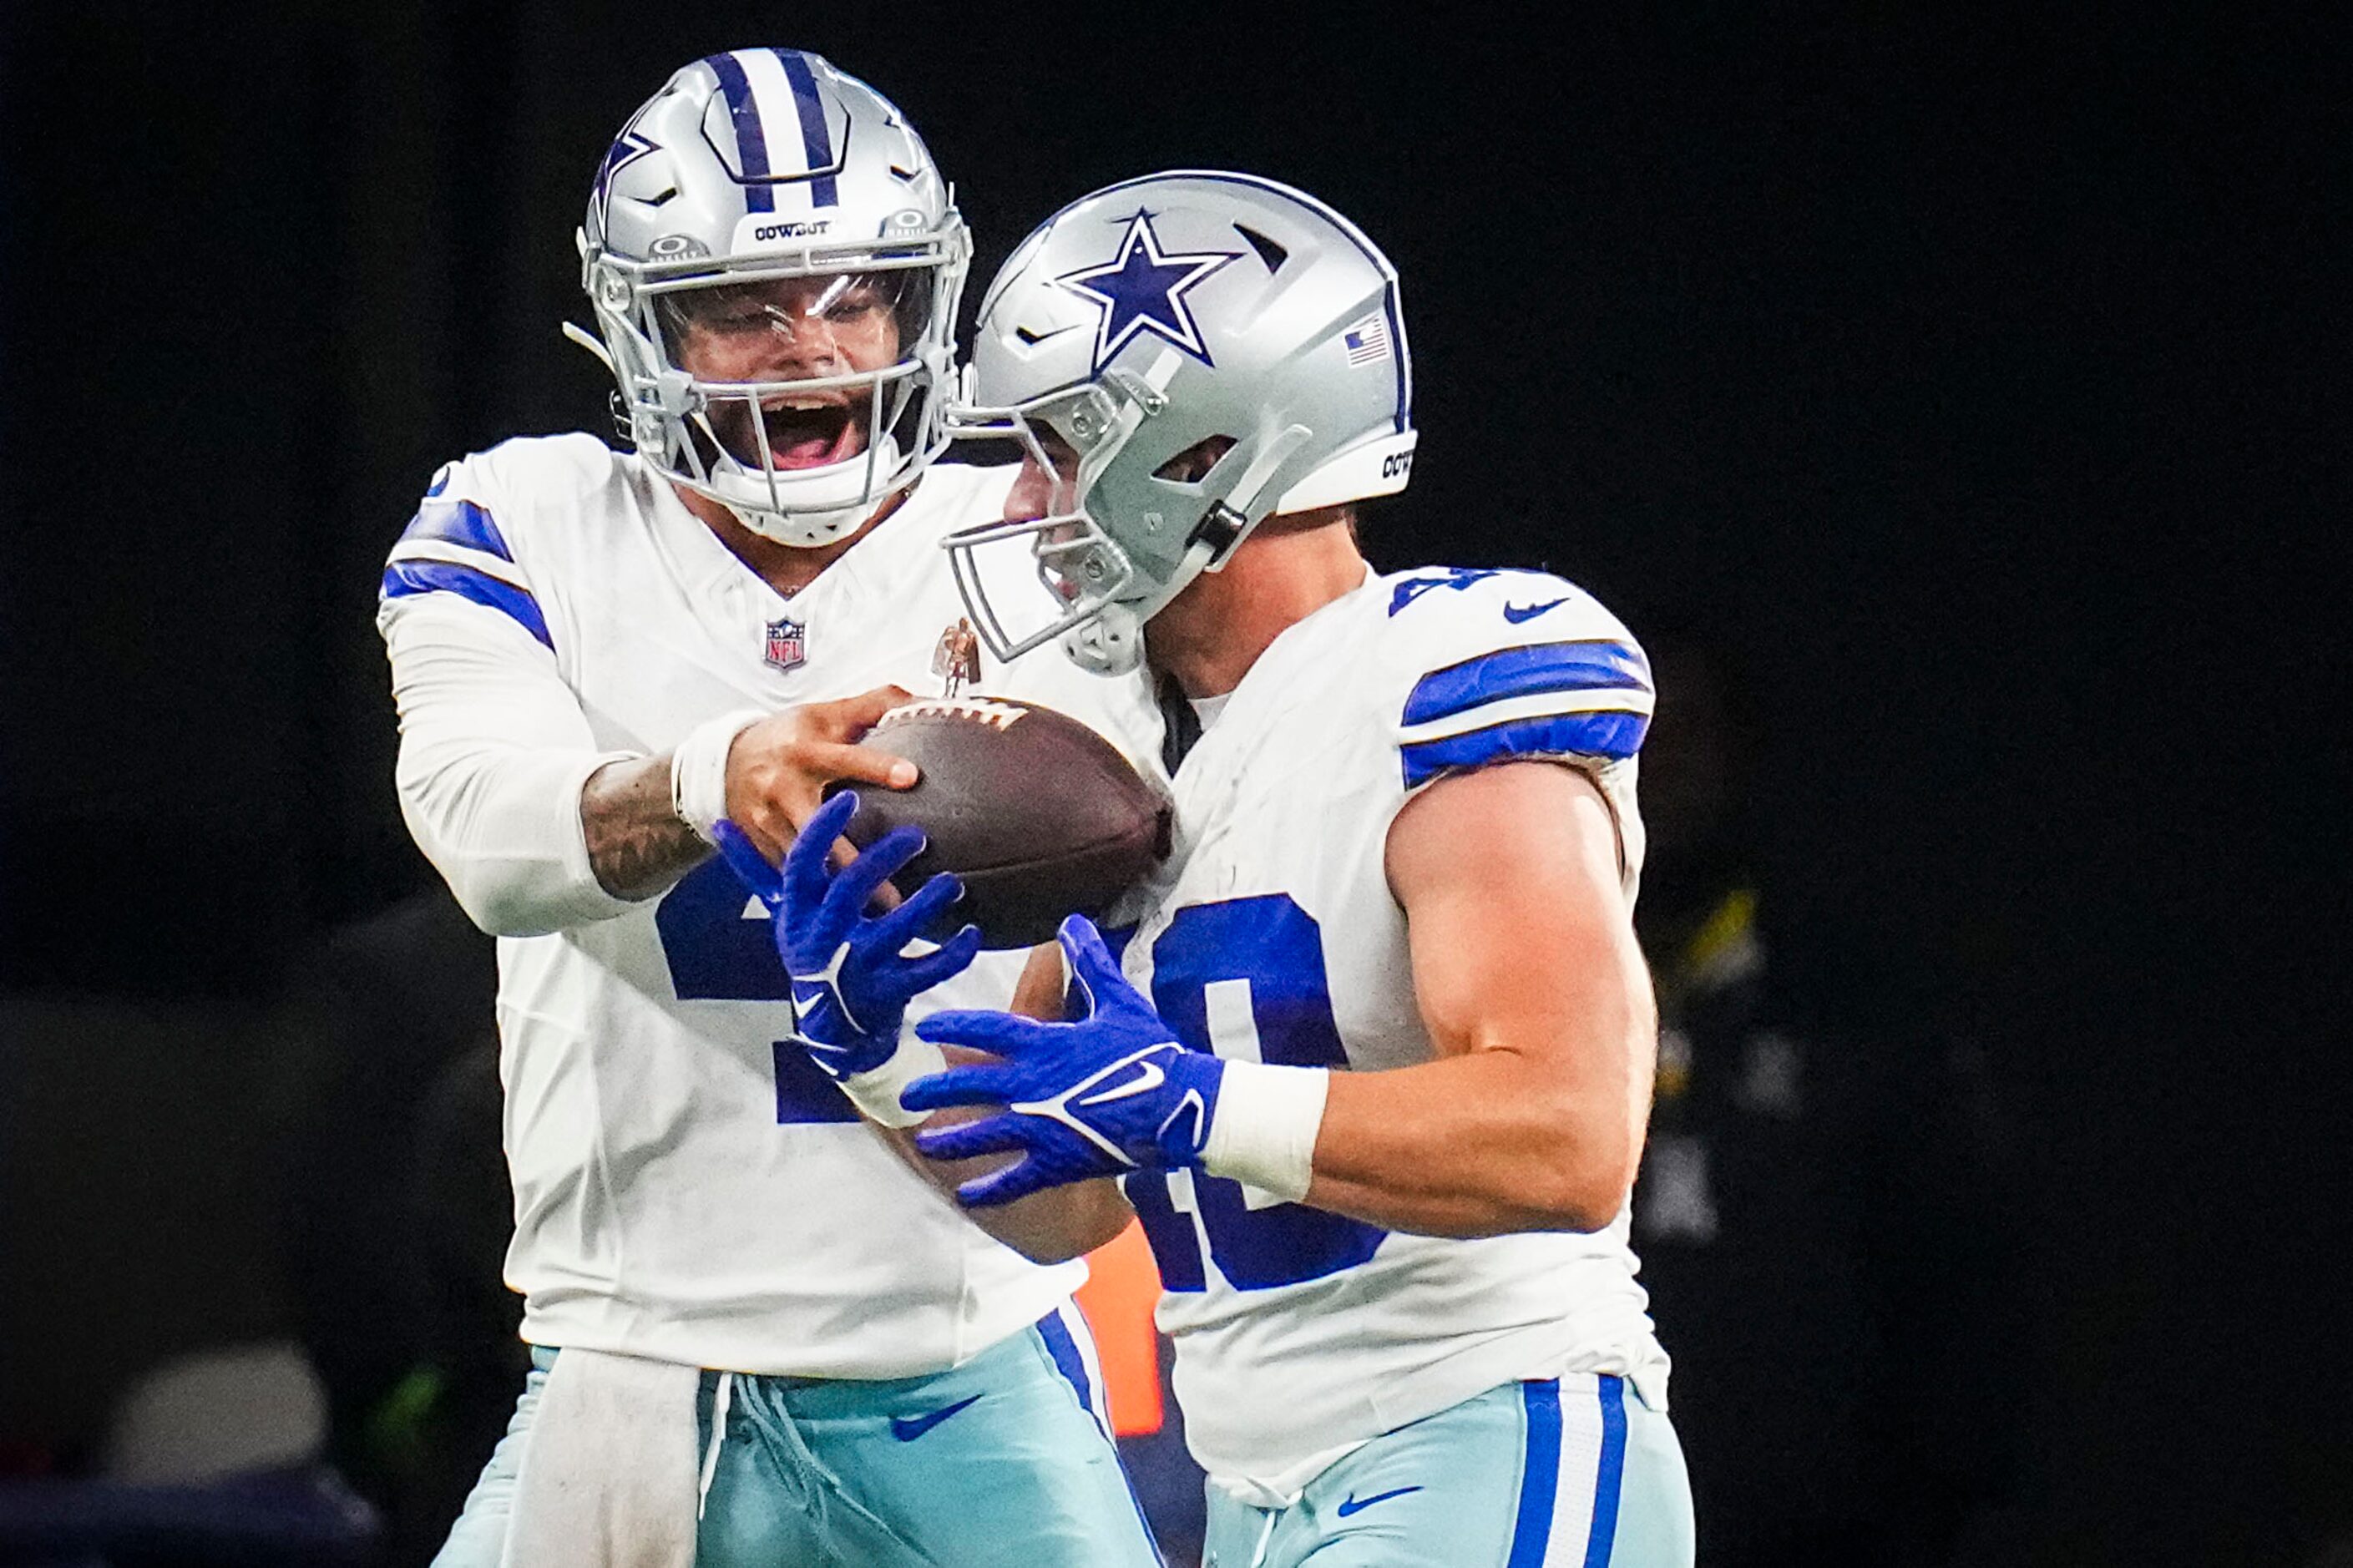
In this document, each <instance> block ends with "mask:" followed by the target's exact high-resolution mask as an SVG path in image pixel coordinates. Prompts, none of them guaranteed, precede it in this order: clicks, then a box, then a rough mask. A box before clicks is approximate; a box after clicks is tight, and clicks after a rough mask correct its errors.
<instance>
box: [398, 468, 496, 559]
mask: <svg viewBox="0 0 2353 1568" xmlns="http://www.w3.org/2000/svg"><path fill="white" fill-rule="evenodd" d="M443 482H444V483H447V481H446V480H445V481H443ZM430 495H431V492H429V491H428V492H427V502H426V504H425V505H423V506H421V507H419V508H417V515H416V516H415V517H414V518H412V519H410V520H409V523H408V526H407V527H406V529H403V530H402V531H401V534H400V537H401V538H402V539H404V540H407V539H438V540H440V541H441V542H443V543H445V544H462V545H464V546H465V547H466V548H467V549H469V550H479V551H480V552H482V553H483V554H485V555H495V556H497V557H498V558H499V559H500V560H501V561H512V560H513V559H514V552H513V551H512V550H510V549H508V548H507V541H506V535H504V534H502V533H501V532H500V531H499V525H498V524H497V523H495V522H493V521H491V514H490V513H489V512H487V511H485V510H482V509H481V508H480V507H479V506H477V505H475V504H474V503H473V502H472V501H470V500H460V501H437V500H431V499H430Z"/></svg>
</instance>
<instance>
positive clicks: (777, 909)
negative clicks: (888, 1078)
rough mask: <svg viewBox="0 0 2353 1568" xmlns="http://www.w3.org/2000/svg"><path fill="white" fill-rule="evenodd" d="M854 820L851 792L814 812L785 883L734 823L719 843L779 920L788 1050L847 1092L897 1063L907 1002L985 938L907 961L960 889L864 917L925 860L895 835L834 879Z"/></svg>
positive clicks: (942, 885) (918, 895)
mask: <svg viewBox="0 0 2353 1568" xmlns="http://www.w3.org/2000/svg"><path fill="white" fill-rule="evenodd" d="M857 809H858V796H857V795H853V794H851V793H849V792H848V791H844V792H843V793H841V794H840V795H835V796H834V797H833V798H832V799H831V800H829V801H827V802H826V803H825V804H824V805H821V806H819V807H818V810H817V814H816V815H815V816H811V817H810V818H809V819H808V821H807V824H806V825H804V826H802V828H801V830H800V832H799V834H798V835H797V837H795V838H794V839H793V842H792V846H791V847H789V848H788V849H786V852H785V864H784V868H783V870H782V871H781V872H779V871H778V870H777V869H776V868H774V867H771V866H770V865H769V864H768V862H767V858H766V857H765V856H763V855H762V854H761V853H760V852H759V850H758V849H756V848H754V847H753V844H752V841H751V840H750V839H748V838H746V837H744V835H743V833H742V832H741V830H739V829H738V828H737V827H736V826H735V825H734V824H733V823H732V822H722V823H720V824H719V825H718V826H717V828H716V831H715V834H714V837H716V838H717V839H718V841H719V852H720V854H721V855H722V856H723V857H724V858H726V861H727V864H728V867H729V868H731V869H732V870H733V871H734V873H735V875H736V876H737V877H738V878H739V879H741V880H742V881H743V883H744V886H745V887H747V888H749V889H751V890H752V892H753V893H754V895H755V896H756V897H757V898H759V900H761V901H762V902H763V903H765V904H766V905H767V906H768V909H769V910H770V912H771V913H772V914H773V916H774V917H775V921H776V953H777V956H778V957H780V958H782V959H783V960H784V963H785V973H787V974H789V975H791V976H792V982H793V1014H794V1029H793V1035H794V1038H795V1039H797V1040H798V1041H799V1042H800V1044H801V1046H802V1047H803V1048H804V1049H806V1050H807V1052H808V1054H809V1058H810V1059H811V1060H813V1061H815V1062H816V1063H817V1065H818V1068H819V1070H821V1071H823V1072H824V1073H825V1074H826V1075H827V1076H828V1077H829V1078H831V1079H834V1080H835V1081H836V1082H839V1083H842V1084H844V1085H845V1086H849V1087H853V1088H854V1087H855V1086H854V1085H852V1083H851V1080H853V1079H860V1078H863V1077H865V1076H866V1075H868V1074H870V1073H872V1072H875V1071H877V1070H879V1069H881V1068H883V1067H885V1066H886V1065H888V1064H889V1063H890V1062H891V1060H892V1058H893V1057H894V1056H896V1055H897V1054H898V1052H899V1050H900V1048H901V1033H902V1031H901V1025H902V1023H903V1022H904V1019H905V1016H906V1010H907V1003H908V1000H909V999H910V998H912V997H913V996H915V995H917V994H920V993H922V992H924V991H928V990H930V989H931V988H932V987H933V986H934V985H937V984H939V983H940V982H942V981H943V980H946V979H948V978H949V977H950V976H952V975H955V974H959V973H963V971H964V970H965V967H966V966H967V965H969V964H970V963H972V961H973V955H974V954H976V953H977V952H979V951H980V932H979V931H977V930H976V929H975V928H974V927H972V926H965V928H964V929H963V930H962V931H958V932H956V934H955V935H954V936H952V937H950V938H949V939H948V940H947V941H946V942H943V943H941V944H940V946H939V947H938V948H937V949H935V950H934V951H933V952H927V953H924V954H923V955H922V956H920V957H916V958H908V957H905V956H903V955H902V950H904V949H905V947H906V946H907V944H908V943H909V942H912V941H913V940H914V939H915V938H916V937H917V936H919V935H921V934H922V933H923V931H925V930H926V929H928V928H929V927H930V926H931V925H932V923H933V922H934V921H935V920H936V919H937V918H938V917H939V916H940V914H941V912H942V911H943V910H945V909H946V908H947V906H949V905H950V904H953V903H954V902H955V900H958V899H960V898H962V897H963V896H964V885H963V884H962V883H960V882H959V881H957V880H956V879H955V878H954V877H952V876H949V875H946V874H944V873H943V874H942V875H940V876H936V877H934V878H932V879H930V880H929V881H927V882H925V883H924V884H923V886H922V887H921V888H918V889H915V892H914V894H913V896H912V897H910V898H909V899H907V900H905V901H904V902H902V903H901V904H900V906H899V907H898V908H897V909H895V910H891V911H890V912H888V913H887V914H882V915H877V916H875V917H873V918H871V919H869V918H868V917H867V915H866V912H865V910H866V904H867V901H868V900H870V899H871V898H872V897H873V896H874V892H875V889H878V888H880V887H881V885H882V884H883V882H884V881H885V880H887V879H889V878H890V877H891V875H892V873H893V872H895V871H897V870H899V869H900V868H902V867H903V866H905V865H906V863H907V862H908V861H909V860H912V859H913V858H915V857H916V856H917V855H919V854H921V853H922V852H923V830H922V829H921V828H917V827H913V826H901V827H894V828H892V830H891V831H890V832H888V833H886V834H884V835H883V836H882V837H880V838H878V839H876V840H875V841H874V842H873V843H872V844H871V845H869V846H868V847H867V848H866V851H865V853H863V854H861V855H860V856H858V857H857V858H854V859H852V860H851V861H850V862H849V865H847V866H845V867H843V868H841V869H840V870H839V871H838V872H837V871H831V870H829V869H828V868H827V865H826V857H827V856H828V854H829V853H830V852H831V850H832V848H833V842H834V840H835V839H837V838H839V837H841V830H842V829H843V828H844V827H846V826H849V818H850V816H851V814H853V813H854V812H856V811H857ZM927 1054H928V1053H927ZM852 1098H853V1099H856V1098H858V1097H857V1096H856V1095H855V1094H854V1093H853V1095H852ZM893 1109H895V1107H894V1108H893Z"/></svg>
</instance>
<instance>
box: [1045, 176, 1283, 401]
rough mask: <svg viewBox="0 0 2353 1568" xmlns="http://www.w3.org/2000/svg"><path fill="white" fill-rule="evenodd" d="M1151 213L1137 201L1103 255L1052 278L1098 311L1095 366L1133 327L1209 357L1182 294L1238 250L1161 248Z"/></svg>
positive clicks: (1106, 360) (1127, 339) (1236, 258)
mask: <svg viewBox="0 0 2353 1568" xmlns="http://www.w3.org/2000/svg"><path fill="white" fill-rule="evenodd" d="M1152 219H1153V215H1152V214H1151V213H1148V212H1145V210H1143V209H1142V208H1140V207H1139V208H1138V209H1136V211H1135V213H1134V215H1133V216H1131V217H1129V219H1128V220H1127V230H1126V232H1125V233H1124V234H1123V235H1122V236H1121V237H1120V242H1119V248H1118V249H1117V250H1116V251H1114V252H1113V254H1112V258H1111V259H1110V260H1109V261H1106V262H1104V263H1103V265H1101V266H1099V267H1082V268H1079V270H1077V271H1076V272H1065V273H1063V274H1061V275H1060V277H1058V278H1056V279H1054V281H1055V282H1056V283H1058V284H1060V286H1061V287H1063V288H1065V289H1069V290H1070V291H1071V293H1073V294H1076V295H1077V296H1079V298H1081V299H1082V300H1088V301H1090V302H1091V303H1092V304H1093V305H1094V307H1095V308H1096V309H1097V310H1100V311H1101V312H1102V313H1103V319H1102V321H1101V323H1100V324H1099V325H1098V326H1097V327H1096V329H1095V359H1094V368H1095V369H1096V370H1101V369H1102V368H1103V366H1104V365H1105V364H1106V363H1110V361H1111V359H1112V357H1113V355H1114V354H1116V353H1119V351H1120V350H1121V349H1123V348H1125V347H1126V346H1127V344H1128V343H1129V342H1131V341H1133V340H1134V338H1135V336H1136V335H1137V334H1138V333H1140V332H1147V331H1148V332H1151V333H1152V334H1153V335H1154V336H1155V337H1159V338H1164V339H1166V341H1168V342H1172V343H1174V344H1176V346H1177V347H1178V348H1180V349H1183V350H1184V351H1185V352H1186V353H1188V354H1191V355H1192V356H1193V357H1194V358H1195V359H1197V360H1199V361H1200V362H1201V363H1203V364H1210V363H1214V362H1213V361H1211V359H1210V358H1209V351H1208V348H1207V346H1205V345H1204V344H1203V343H1202V342H1201V328H1200V325H1199V323H1198V322H1197V321H1194V320H1193V312H1192V310H1191V308H1190V307H1189V306H1188V305H1187V303H1186V301H1185V296H1186V295H1187V293H1189V292H1190V291H1191V290H1192V289H1193V288H1194V287H1195V286H1196V285H1198V283H1199V282H1200V281H1201V280H1202V279H1205V278H1207V277H1208V276H1209V275H1210V274H1211V273H1213V272H1215V271H1217V270H1218V269H1219V268H1221V267H1223V266H1225V265H1226V263H1228V262H1229V261H1239V260H1240V259H1241V252H1240V251H1238V250H1203V251H1190V252H1182V253H1176V252H1170V251H1165V250H1163V249H1161V248H1160V237H1159V236H1158V235H1156V234H1155V233H1154V232H1153V231H1152Z"/></svg>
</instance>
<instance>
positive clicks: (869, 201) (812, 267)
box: [566, 49, 971, 545]
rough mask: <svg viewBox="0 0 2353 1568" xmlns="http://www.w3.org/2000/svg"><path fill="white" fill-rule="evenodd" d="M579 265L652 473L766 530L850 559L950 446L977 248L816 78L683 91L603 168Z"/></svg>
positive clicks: (877, 107) (843, 83) (723, 64)
mask: <svg viewBox="0 0 2353 1568" xmlns="http://www.w3.org/2000/svg"><path fill="white" fill-rule="evenodd" d="M580 253H581V259H582V283H583V285H584V286H585V287H586V289H587V291H588V300H589V304H590V307H591V309H592V310H594V311H595V313H596V327H597V337H596V338H593V339H592V338H591V337H590V336H589V335H588V334H587V333H586V332H583V331H580V330H579V329H577V328H572V327H567V329H566V330H567V331H569V332H570V333H571V335H572V336H573V337H574V338H575V339H576V340H577V341H579V342H583V343H585V344H586V346H588V347H589V348H590V349H592V350H593V351H594V352H596V353H597V355H598V356H599V357H600V358H602V359H603V360H604V361H605V362H606V363H607V365H608V366H609V367H610V368H611V369H612V372H613V374H614V376H615V378H616V379H617V381H618V382H619V383H620V401H619V405H618V409H617V412H618V413H619V415H620V416H621V418H622V419H623V420H624V422H625V423H626V424H627V426H628V433H629V438H630V439H631V440H632V441H634V442H635V443H636V445H637V448H638V453H639V454H640V455H641V456H642V457H643V458H645V460H646V461H647V462H648V463H649V464H650V465H652V467H653V468H656V469H658V470H659V471H660V472H661V473H663V474H665V475H667V476H669V477H670V479H674V480H676V481H677V482H679V483H680V484H682V485H685V486H687V487H688V488H690V489H694V490H697V491H700V492H701V493H702V494H703V495H706V496H710V497H712V499H713V500H718V501H721V502H723V503H724V504H725V505H726V506H727V507H729V508H730V509H731V510H733V511H734V513H735V515H736V516H738V517H740V518H741V519H743V521H744V524H745V526H747V527H749V528H751V529H753V530H754V531H757V532H759V533H762V534H765V535H766V536H767V537H769V538H771V539H775V540H777V541H780V542H784V543H786V544H795V545H814V544H822V543H825V542H828V541H829V540H833V539H838V538H839V537H841V536H842V535H843V534H845V533H847V532H849V531H852V530H854V529H855V528H857V527H858V526H859V525H860V523H862V522H863V521H865V520H866V519H867V518H868V517H869V516H871V514H872V512H873V510H874V509H875V507H876V506H878V505H879V504H880V503H881V501H882V500H883V499H884V498H886V497H887V496H889V495H890V494H892V492H893V491H894V490H897V489H902V488H903V487H905V486H906V485H907V484H909V483H911V482H912V481H913V479H914V478H915V476H916V475H917V474H919V473H920V472H921V471H922V470H923V467H924V465H925V464H927V463H929V462H930V461H931V460H932V459H933V458H934V457H936V456H938V454H939V452H940V450H941V449H942V447H944V445H945V442H946V435H945V430H944V412H945V402H946V394H947V392H948V390H949V387H950V380H949V377H950V374H951V370H952V363H953V361H952V352H953V343H954V338H955V312H956V301H957V300H958V298H959V297H960V295H961V293H962V291H963V288H964V276H965V265H966V262H967V260H968V259H969V257H970V255H971V240H970V237H969V236H968V234H967V232H966V230H965V224H964V219H963V218H962V217H960V216H958V215H957V213H956V210H955V205H954V200H953V196H952V193H951V192H950V190H949V188H948V186H947V184H946V183H945V182H944V181H943V180H942V179H941V178H940V174H939V171H938V170H937V169H936V168H935V167H934V165H933V163H932V160H931V154H930V153H927V152H925V151H924V148H923V142H922V141H921V140H920V139H919V138H918V137H917V136H916V135H915V132H914V131H913V128H912V127H910V126H909V125H908V124H907V122H906V120H905V118H904V117H903V116H902V115H901V114H900V112H899V110H897V109H896V108H895V107H894V106H893V105H892V103H891V101H890V100H887V99H885V98H883V97H882V96H881V94H880V93H877V92H876V91H875V90H874V89H872V88H870V87H868V86H867V85H866V84H865V83H864V82H862V81H860V80H858V79H856V78H854V77H850V76H846V75H844V74H843V73H841V72H840V71H838V70H836V69H835V68H833V67H832V66H831V65H829V64H828V63H827V62H826V61H825V60H823V59H821V58H818V57H817V56H815V55H811V54H804V53H800V52H798V51H797V50H792V49H736V50H733V51H732V52H730V53H727V54H723V55H712V56H711V57H710V58H707V59H702V60H697V61H696V62H695V63H694V64H692V65H691V66H688V67H686V68H684V69H682V70H681V71H679V72H678V73H677V74H676V75H675V76H672V77H671V78H670V80H669V82H668V83H667V84H665V85H664V86H663V88H662V89H661V90H660V91H659V92H658V93H656V94H655V95H654V96H653V97H652V98H651V99H649V100H647V102H646V104H645V106H644V107H643V108H641V109H639V110H638V112H637V113H636V114H635V115H633V116H632V117H631V118H630V120H629V122H628V125H627V126H626V127H624V128H623V130H622V132H621V133H620V135H619V136H618V137H617V138H616V139H615V140H614V142H613V145H612V148H611V150H610V151H609V152H607V153H606V155H605V162H604V163H603V165H602V166H601V167H600V168H599V169H598V170H597V172H596V185H595V188H594V189H593V190H592V191H591V193H590V195H589V198H588V216H587V220H586V223H585V224H584V225H583V226H582V228H581V231H580ZM599 340H601V341H599ZM689 360H692V361H694V362H695V363H696V368H695V369H690V368H689V367H688V363H687V362H688V361H689Z"/></svg>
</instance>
